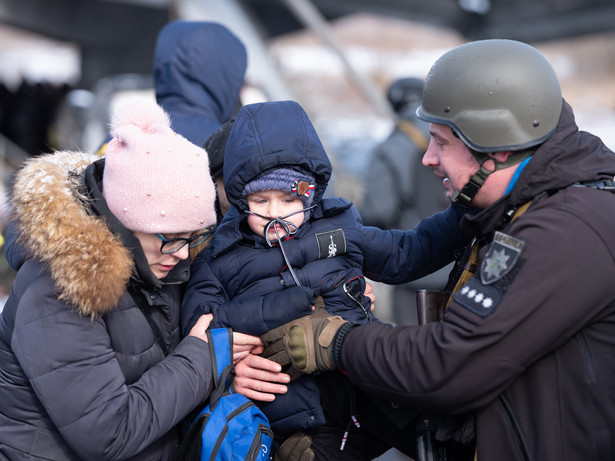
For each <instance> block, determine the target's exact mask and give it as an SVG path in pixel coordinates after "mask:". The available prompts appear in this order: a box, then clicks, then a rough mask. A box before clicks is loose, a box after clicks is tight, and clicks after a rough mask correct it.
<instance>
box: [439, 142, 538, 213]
mask: <svg viewBox="0 0 615 461" xmlns="http://www.w3.org/2000/svg"><path fill="white" fill-rule="evenodd" d="M470 152H471V153H472V155H473V156H474V158H476V160H478V163H479V164H480V167H479V169H478V171H477V172H476V173H474V174H473V175H472V177H471V178H470V180H469V181H468V183H467V184H466V185H465V186H463V188H462V189H461V190H460V191H457V190H456V191H455V192H453V195H452V197H451V202H452V203H454V204H455V205H458V206H460V207H462V208H469V207H470V202H472V200H473V199H474V197H475V196H476V194H477V193H478V190H479V189H480V188H481V187H482V186H483V184H484V183H485V181H486V179H487V177H488V176H489V175H490V174H491V173H493V172H494V171H497V170H501V169H504V168H508V167H511V166H514V165H518V164H519V163H521V162H522V161H523V160H525V159H526V158H528V157H529V156H531V155H532V154H533V153H534V150H524V151H519V152H515V153H512V154H511V155H509V156H508V158H507V159H506V160H505V161H503V162H498V161H497V160H496V159H494V158H492V157H489V156H488V155H487V154H485V153H483V152H478V151H476V150H474V149H470ZM487 160H493V161H494V163H495V168H494V169H493V171H489V170H488V169H486V168H485V166H484V165H485V162H486V161H487Z"/></svg>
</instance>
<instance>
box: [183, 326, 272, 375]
mask: <svg viewBox="0 0 615 461" xmlns="http://www.w3.org/2000/svg"><path fill="white" fill-rule="evenodd" d="M213 318H214V316H213V314H204V315H201V316H200V317H199V319H198V320H197V322H196V323H195V324H194V326H193V327H192V329H191V330H190V333H189V335H188V336H196V337H197V338H199V339H202V340H203V341H205V342H206V343H207V342H209V341H208V340H207V333H206V332H207V329H208V328H209V325H210V324H211V321H212V319H213ZM250 352H252V353H253V354H260V353H261V352H263V342H262V341H261V339H260V338H259V337H258V336H252V335H246V334H243V333H236V332H233V363H234V364H235V363H237V362H239V361H240V360H241V359H243V358H245V357H247V356H248V354H249V353H250Z"/></svg>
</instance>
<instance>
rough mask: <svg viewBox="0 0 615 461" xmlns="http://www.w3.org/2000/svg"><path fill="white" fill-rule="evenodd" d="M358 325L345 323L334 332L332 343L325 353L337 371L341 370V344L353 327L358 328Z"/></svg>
mask: <svg viewBox="0 0 615 461" xmlns="http://www.w3.org/2000/svg"><path fill="white" fill-rule="evenodd" d="M358 326H359V324H358V323H354V322H346V323H344V324H343V325H342V326H341V327H339V329H338V330H337V331H336V332H335V336H334V337H333V341H332V342H331V346H329V348H328V349H329V350H328V351H327V352H328V354H329V357H330V358H331V360H333V362H335V366H336V367H337V368H339V369H343V367H342V343H343V342H344V339H345V338H346V334H347V333H348V332H349V331H350V330H352V329H353V328H355V327H358Z"/></svg>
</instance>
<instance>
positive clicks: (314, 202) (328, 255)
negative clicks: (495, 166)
mask: <svg viewBox="0 0 615 461" xmlns="http://www.w3.org/2000/svg"><path fill="white" fill-rule="evenodd" d="M331 172H332V168H331V164H330V162H329V159H328V157H327V154H326V152H325V150H324V148H323V146H322V144H321V142H320V140H319V139H318V136H317V134H316V131H315V130H314V127H313V126H312V124H311V122H310V120H309V119H308V117H307V115H306V113H305V112H304V111H303V109H302V108H301V106H299V104H297V103H296V102H293V101H279V102H269V103H259V104H252V105H248V106H244V107H243V108H242V109H241V110H240V112H239V113H238V115H237V118H236V119H235V122H234V124H233V127H232V129H231V131H230V133H229V137H228V139H227V144H226V150H225V156H224V186H225V190H226V194H227V197H228V200H229V202H230V203H231V205H232V206H233V207H232V208H231V210H230V211H229V212H228V214H227V215H226V216H225V217H224V219H223V220H222V222H221V223H220V226H219V228H218V230H217V231H216V234H215V236H214V238H213V240H212V242H211V244H210V245H209V246H208V247H207V248H206V249H205V250H204V251H203V252H202V253H201V254H200V255H199V256H198V257H197V258H196V259H195V261H194V263H193V268H192V270H193V272H192V277H191V281H190V282H189V285H188V288H187V291H186V294H185V297H184V301H183V306H182V328H183V329H184V331H188V330H189V329H190V327H191V325H192V324H193V323H194V321H195V319H197V318H198V316H200V315H202V314H204V313H213V314H214V320H213V323H212V326H217V327H220V326H229V327H232V328H233V329H234V330H236V331H240V332H244V333H250V334H254V335H261V334H263V333H265V332H266V331H268V330H270V329H271V328H274V327H276V326H279V325H281V324H284V323H286V322H287V321H288V320H290V319H292V318H295V317H298V316H300V315H305V314H307V313H309V312H310V311H311V306H310V304H313V301H314V299H313V298H314V297H315V296H322V297H323V298H324V303H325V308H326V309H327V311H329V312H330V313H332V314H336V315H340V316H342V317H343V318H344V319H347V320H352V321H354V322H359V323H364V322H369V321H378V320H376V319H375V317H374V316H373V314H372V312H371V308H370V300H369V299H368V298H367V297H365V296H364V295H363V293H364V291H365V278H364V277H365V276H367V277H368V278H370V279H372V280H377V281H382V282H386V283H404V282H408V281H410V280H413V279H416V278H419V277H422V276H424V275H426V274H428V273H431V272H433V271H434V270H436V269H438V268H440V267H442V266H444V265H446V264H447V263H449V262H450V261H452V260H453V258H454V250H455V249H457V248H461V247H463V246H464V245H465V244H466V243H467V241H468V237H467V236H465V235H463V234H462V233H461V231H460V230H459V228H458V221H459V218H460V215H459V214H458V212H457V211H456V210H454V209H452V208H449V209H448V210H447V211H446V212H442V213H438V214H436V215H434V216H433V217H431V218H428V219H426V220H424V221H423V222H422V223H421V224H420V225H419V226H418V227H417V228H416V230H411V231H407V232H402V231H398V230H393V231H384V230H380V229H377V228H374V227H364V226H363V225H362V224H361V219H360V217H359V215H358V213H357V211H356V209H355V208H354V207H353V206H352V204H351V203H350V202H348V201H346V200H345V199H343V198H323V195H324V193H325V189H326V187H327V183H328V181H329V178H330V176H331ZM376 180H377V178H376ZM368 193H369V191H368ZM451 235H454V236H455V237H456V238H455V239H451V238H450V236H451ZM272 293H273V294H277V298H275V297H272ZM265 296H266V299H265ZM355 392H358V391H357V390H355V389H354V388H352V387H351V386H350V385H349V383H348V381H347V380H346V379H345V377H344V376H343V374H341V373H339V372H335V373H325V374H321V375H318V376H312V375H310V376H308V375H305V376H302V377H301V378H300V379H298V380H295V381H293V382H292V383H291V384H290V385H289V386H288V392H287V393H286V394H284V395H280V396H278V397H276V399H275V400H274V401H273V402H271V403H267V404H263V405H262V409H263V411H264V412H265V414H266V415H267V416H268V418H269V420H270V422H271V425H272V428H273V429H274V431H275V432H276V437H277V438H279V439H281V440H283V439H284V438H286V437H287V436H288V435H289V434H290V433H292V432H293V431H297V430H301V431H303V432H305V433H306V434H307V435H309V436H310V437H311V444H312V447H311V449H312V450H313V451H314V453H315V455H316V457H315V459H352V460H358V459H373V458H374V457H376V456H378V455H379V454H380V453H382V452H384V451H386V450H387V449H388V448H390V444H389V443H384V442H382V440H375V439H374V437H366V436H363V437H359V436H356V435H355V434H354V433H355V432H357V433H358V432H359V431H363V432H365V428H366V426H365V425H364V426H363V427H362V428H361V429H359V428H358V427H357V426H358V423H357V424H356V425H355V424H353V425H352V428H353V429H352V432H351V433H350V434H349V436H348V439H347V440H348V442H347V443H346V446H345V447H343V444H342V438H343V436H344V433H345V432H347V429H348V423H349V422H350V421H354V420H353V419H352V418H353V417H354V416H355V412H354V407H355V406H356V404H357V402H358V401H359V400H361V399H359V398H356V399H355V398H353V396H354V395H355ZM369 418H371V415H370V416H369ZM360 422H361V423H362V421H360ZM347 435H348V434H347ZM372 435H373V434H372ZM340 446H342V447H343V450H342V449H341V448H340Z"/></svg>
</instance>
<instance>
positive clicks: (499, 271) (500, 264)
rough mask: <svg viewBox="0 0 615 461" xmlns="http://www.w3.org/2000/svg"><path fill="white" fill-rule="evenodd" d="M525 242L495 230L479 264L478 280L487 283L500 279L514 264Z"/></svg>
mask: <svg viewBox="0 0 615 461" xmlns="http://www.w3.org/2000/svg"><path fill="white" fill-rule="evenodd" d="M524 245H525V242H524V241H523V240H519V239H516V238H514V237H511V236H510V235H508V234H504V233H503V232H499V231H496V233H495V236H494V237H493V241H492V242H491V245H490V246H489V250H488V251H487V254H486V255H485V258H484V259H483V261H482V263H481V265H480V280H481V282H483V283H484V284H485V285H489V284H491V283H493V282H495V281H497V280H500V279H501V278H502V277H504V276H505V275H506V274H508V273H509V272H510V270H511V269H512V268H513V267H514V266H515V263H516V262H517V260H518V259H519V255H521V250H522V249H523V246H524Z"/></svg>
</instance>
